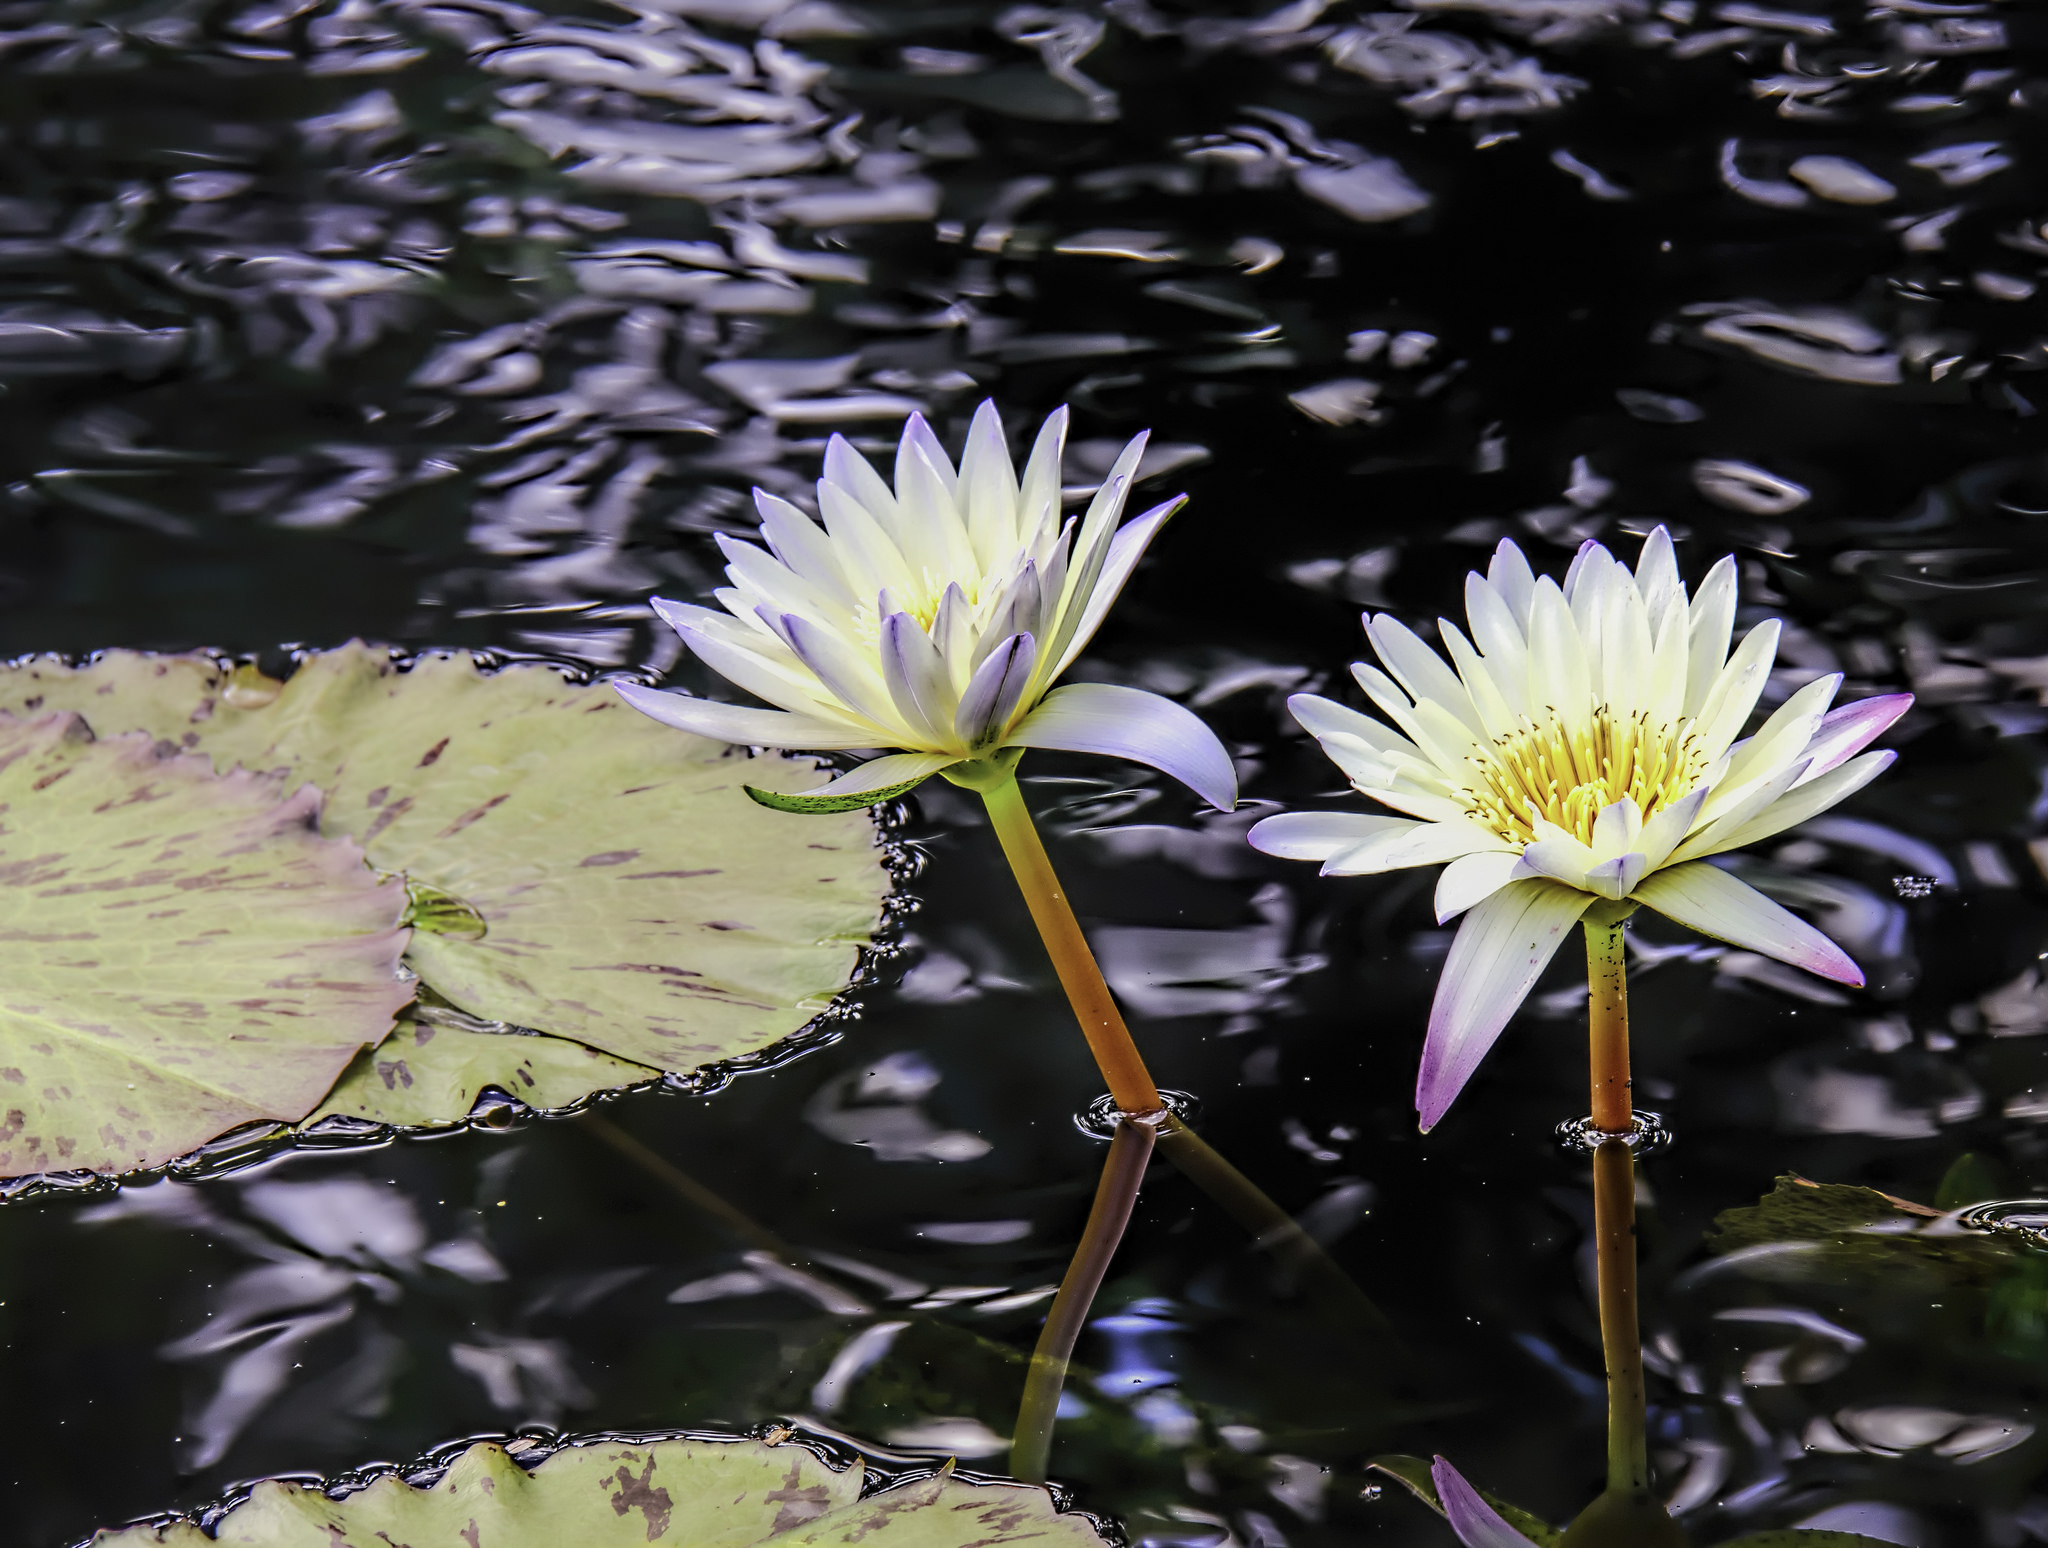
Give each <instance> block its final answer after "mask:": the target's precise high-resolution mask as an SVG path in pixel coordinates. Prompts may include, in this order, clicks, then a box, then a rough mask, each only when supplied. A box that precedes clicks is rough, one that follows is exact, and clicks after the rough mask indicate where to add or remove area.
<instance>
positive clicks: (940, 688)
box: [882, 613, 958, 742]
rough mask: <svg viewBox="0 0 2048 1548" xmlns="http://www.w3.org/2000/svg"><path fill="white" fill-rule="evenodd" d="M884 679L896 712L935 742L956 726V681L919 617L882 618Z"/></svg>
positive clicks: (901, 614)
mask: <svg viewBox="0 0 2048 1548" xmlns="http://www.w3.org/2000/svg"><path fill="white" fill-rule="evenodd" d="M882 681H883V683H884V684H885V685H886V686H887V687H888V690H889V697H890V699H891V700H892V701H893V702H894V703H895V705H896V712H897V713H898V714H899V715H901V716H902V717H903V718H904V720H905V721H907V722H908V723H909V724H910V725H911V726H912V727H913V728H915V729H917V730H920V731H922V732H923V733H924V734H925V736H926V737H928V738H930V739H931V740H932V741H934V742H941V741H944V740H946V739H947V737H948V736H949V735H950V734H951V732H952V730H953V712H954V710H955V709H957V708H958V705H957V704H956V703H955V702H954V697H953V684H952V683H951V682H950V681H949V680H948V678H947V676H946V663H945V662H944V661H943V660H941V659H940V657H939V652H938V648H937V647H936V646H935V645H933V644H932V642H931V640H930V638H929V637H928V636H927V635H926V634H925V632H924V630H922V629H921V628H919V627H918V624H917V620H916V619H915V618H912V617H911V616H910V615H909V614H908V613H891V614H890V615H889V616H888V617H887V618H885V619H883V620H882Z"/></svg>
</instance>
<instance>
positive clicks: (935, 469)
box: [618, 403, 1237, 809]
mask: <svg viewBox="0 0 2048 1548" xmlns="http://www.w3.org/2000/svg"><path fill="white" fill-rule="evenodd" d="M1066 431H1067V411H1066V410H1065V409H1064V408H1061V409H1059V410H1058V411H1057V412H1055V413H1054V414H1053V415H1052V416H1051V417H1050V418H1049V419H1047V420H1046V422H1045V425H1044V427H1043V428H1042V429H1041V430H1040V431H1039V433H1038V440H1037V443H1036V445H1035V446H1034V447H1033V448H1032V452H1031V457H1030V460H1029V461H1028V462H1027V463H1026V464H1025V467H1024V472H1023V476H1022V478H1021V479H1020V478H1019V476H1018V475H1017V472H1016V470H1015V467H1014V464H1013V463H1012V462H1011V460H1010V453H1009V450H1008V448H1007V447H1006V446H1005V445H1004V442H1003V428H1002V421H1001V419H1000V418H999V417H998V416H997V414H996V410H995V406H994V405H993V404H992V403H984V404H982V405H981V407H980V409H979V410H977V411H976V413H975V415H974V421H973V424H972V425H971V427H970V428H969V430H968V433H967V445H966V449H965V451H964V452H963V453H962V455H961V459H960V466H959V468H958V469H957V470H956V469H955V468H954V466H953V463H952V461H951V460H950V459H949V458H948V457H947V455H946V453H945V449H944V448H943V447H941V446H940V444H939V441H938V437H937V436H935V435H934V434H933V433H932V431H931V429H930V427H929V426H927V425H926V424H925V422H924V420H923V419H921V418H919V417H917V416H915V415H913V416H912V417H911V419H910V421H909V422H908V424H907V425H906V426H905V427H904V430H903V436H902V440H901V443H900V444H899V445H898V447H897V450H896V469H895V473H896V479H895V488H894V489H893V490H892V489H891V488H890V486H889V485H888V484H887V483H886V482H884V481H883V479H882V476H881V475H880V474H879V473H877V472H876V471H875V469H874V468H873V467H872V466H870V465H869V463H868V461H867V459H866V458H864V457H863V456H861V454H860V453H859V452H857V451H855V450H854V449H853V447H852V446H850V445H848V444H847V442H846V441H845V440H844V439H842V438H841V437H839V436H836V435H835V436H834V437H832V440H831V442H830V444H829V445H828V446H827V448H826V451H825V467H824V475H825V476H824V477H823V478H821V479H820V480H819V481H818V506H819V511H820V514H821V515H822V516H823V518H824V523H823V526H822V527H821V526H820V525H819V523H818V522H816V521H814V520H812V519H811V518H810V517H809V516H807V515H805V514H804V513H803V512H802V511H800V510H798V509H797V508H796V507H795V506H793V505H791V504H790V503H789V502H788V501H786V500H781V499H777V498H776V497H775V496H774V495H771V494H768V493H766V492H765V491H762V490H759V489H757V490H755V491H754V502H755V504H756V506H757V507H758V508H759V510H760V513H761V537H762V540H763V541H764V542H765V543H766V545H767V547H766V548H765V549H763V548H758V547H756V546H754V545H753V544H751V543H743V542H739V541H737V540H735V539H732V538H729V537H726V536H724V535H721V536H720V537H719V540H718V541H719V544H720V546H721V547H722V548H723V550H724V552H725V557H726V562H727V563H726V576H727V579H728V580H729V581H730V582H731V584H730V585H728V586H726V587H723V588H721V589H720V590H719V591H718V592H717V598H718V600H719V602H720V603H722V604H723V605H724V608H725V611H724V612H719V611H717V610H716V609H713V608H706V607H697V606H693V605H691V604H689V603H684V602H670V601H665V600H663V599H660V598H656V599H655V602H654V607H655V610H656V612H658V613H659V614H660V615H661V617H662V618H663V619H664V620H666V621H667V622H668V624H669V625H670V626H671V627H673V628H674V629H675V631H676V632H677V633H678V634H680V635H681V636H682V637H683V640H684V642H685V643H686V644H688V645H689V647H690V649H691V650H693V651H694V652H695V653H696V654H697V655H698V657H699V658H701V659H702V660H703V661H704V663H705V664H706V665H707V666H709V667H711V668H712V669H713V670H714V671H716V672H718V673H720V674H721V675H722V676H724V677H726V678H727V679H729V680H730V681H731V682H733V683H735V684H737V685H738V686H739V687H741V688H743V689H745V690H747V691H748V692H750V693H753V694H755V695H757V696H759V697H760V698H762V699H765V700H767V701H768V703H769V704H771V705H774V706H776V707H775V708H773V709H757V708H749V707H746V706H741V705H733V704H721V703H717V702H715V701H713V700H709V699H698V698H690V697H686V696H684V695H681V694H675V693H663V692H658V691H656V690H654V689H651V688H643V687H638V686H635V685H631V684H621V685H619V690H618V691H619V693H620V694H621V696H623V697H624V698H625V700H626V702H627V703H629V704H631V705H632V706H633V707H634V708H635V709H638V710H641V711H643V712H645V713H646V714H648V715H651V716H653V717H654V718H655V719H656V720H660V721H663V722H665V723H666V724H668V725H672V726H677V727H680V728H681V729H682V730H685V731H693V732H696V733H697V734H698V735H700V736H708V737H714V738H716V739H718V740H720V741H727V742H739V743H745V744H748V745H751V746H760V747H782V748H801V749H807V750H820V751H822V750H826V749H859V748H881V749H891V748H893V749H898V750H897V751H894V752H891V753H889V754H887V755H886V756H883V757H878V758H874V759H871V760H869V761H868V762H866V763H863V764H861V765H860V766H859V767H858V768H856V769H854V770H852V771H851V772H849V773H846V774H843V775H841V776H840V777H839V778H837V779H835V780H833V781H832V782H831V783H830V784H827V785H825V786H822V787H821V788H819V789H818V790H815V791H812V792H810V794H809V795H808V796H805V797H798V798H779V799H778V800H776V801H775V802H774V803H773V804H777V805H789V806H795V807H811V808H813V809H818V808H824V807H830V806H838V807H845V806H853V805H868V804H872V803H873V802H876V801H880V800H883V799H885V798H887V797H889V796H892V795H896V794H900V793H901V792H902V791H904V790H907V789H909V788H910V787H911V786H912V785H915V784H916V783H918V782H919V781H920V780H923V779H925V778H926V777H928V776H929V775H932V774H935V773H938V772H940V771H941V770H943V769H946V768H949V767H951V766H953V765H955V764H959V763H962V762H965V761H970V760H973V761H981V760H987V759H990V758H992V757H993V756H994V755H995V754H997V753H1000V752H1002V751H1004V750H1005V749H1023V748H1026V747H1045V748H1060V749H1064V750H1066V751H1070V752H1092V753H1105V754H1108V755H1110V756H1113V757H1120V758H1128V759H1132V760H1134V761H1136V762H1139V763H1144V764H1149V765H1150V766H1152V767H1154V768H1157V769H1161V770H1163V771H1165V772H1166V773H1168V774H1170V775H1172V776H1173V777H1174V778H1176V779H1178V780H1180V781H1181V782H1182V783H1184V784H1186V785H1188V786H1189V787H1190V788H1192V789H1193V790H1194V791H1195V792H1196V793H1197V794H1199V795H1200V796H1202V797H1203V798H1204V799H1205V800H1208V801H1210V802H1212V803H1214V804H1215V805H1217V806H1219V807H1224V808H1228V807H1230V806H1232V805H1234V804H1235V802H1236V796H1237V780H1236V775H1235V773H1234V772H1233V770H1232V768H1231V762H1230V756H1229V754H1228V753H1226V752H1225V751H1224V749H1223V745H1222V744H1221V743H1220V742H1219V741H1217V739H1216V736H1215V733H1213V732H1212V731H1210V730H1209V728H1208V727H1207V726H1206V725H1204V724H1203V723H1202V722H1201V720H1199V719H1198V718H1197V717H1196V716H1195V715H1193V714H1191V713H1190V712H1189V711H1188V710H1186V709H1183V708H1182V707H1181V706H1180V705H1178V704H1175V703H1174V702H1173V701H1172V700H1170V699H1163V698H1161V697H1159V696H1158V695H1157V694H1152V693H1146V692H1143V691H1141V690H1139V689H1136V688H1125V687H1118V686H1113V685H1110V684H1105V683H1076V684H1070V685H1068V686H1066V687H1059V688H1056V687H1054V686H1053V685H1054V683H1055V682H1056V681H1057V680H1058V678H1059V677H1060V675H1061V674H1062V673H1063V672H1065V671H1066V670H1067V668H1068V667H1069V666H1070V665H1072V663H1073V661H1074V658H1075V657H1077V656H1078V655H1080V653H1081V652H1082V650H1083V649H1085V648H1086V647H1087V645H1088V642H1089V640H1091V639H1092V638H1093V637H1094V635H1095V631H1096V629H1097V628H1098V627H1099V626H1100V624H1101V623H1102V620H1103V617H1104V615H1105V614H1106V613H1107V612H1108V611H1109V607H1110V604H1111V603H1112V602H1114V601H1115V600H1116V596H1117V593H1118V592H1119V591H1120V590H1122V589H1123V585H1124V582H1125V581H1126V580H1128V579H1129V578H1130V575H1131V571H1132V570H1133V569H1134V568H1135V567H1136V565H1137V563H1138V560H1139V558H1140V556H1142V555H1143V553H1144V552H1145V545H1146V544H1147V543H1149V542H1150V541H1151V539H1152V537H1153V535H1154V534H1155V533H1156V532H1158V530H1159V528H1160V527H1161V525H1163V524H1164V523H1165V521H1166V519H1167V518H1168V517H1169V516H1171V515H1172V514H1173V513H1174V511H1175V510H1177V509H1178V508H1179V507H1180V505H1181V503H1182V500H1181V499H1179V498H1176V499H1174V500H1170V501H1168V502H1166V503H1165V504H1163V505H1159V506H1156V507H1154V508H1153V509H1152V510H1149V511H1147V512H1146V513H1145V514H1144V515H1142V516H1139V517H1137V518H1136V519H1135V520H1132V521H1130V522H1127V523H1125V524H1123V525H1122V526H1121V527H1119V526H1118V524H1117V523H1118V518H1119V517H1120V516H1121V515H1122V512H1123V507H1124V501H1125V498H1126V496H1127V495H1128V494H1129V492H1130V488H1131V484H1132V482H1133V480H1134V478H1135V476H1136V473H1137V468H1138V459H1139V458H1140V457H1141V456H1142V455H1143V453H1144V449H1145V439H1146V438H1145V436H1143V435H1140V436H1138V437H1137V438H1136V439H1135V440H1133V441H1132V442H1131V443H1130V445H1128V446H1126V447H1125V448H1124V450H1123V454H1122V455H1121V456H1119V457H1118V458H1117V459H1116V463H1115V465H1114V466H1113V467H1111V469H1110V471H1109V476H1108V477H1107V478H1105V479H1104V480H1103V483H1102V487H1101V488H1100V489H1099V490H1098V491H1097V492H1096V495H1095V498H1094V500H1093V502H1092V503H1091V504H1090V505H1089V507H1088V510H1087V513H1086V515H1085V516H1083V517H1082V518H1081V519H1080V520H1079V522H1078V523H1077V522H1075V521H1074V520H1072V519H1067V520H1064V521H1063V520H1062V518H1061V515H1060V453H1061V450H1062V448H1063V446H1064V444H1065V440H1066Z"/></svg>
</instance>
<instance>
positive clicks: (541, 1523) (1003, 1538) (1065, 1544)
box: [93, 1440, 1103, 1548]
mask: <svg viewBox="0 0 2048 1548" xmlns="http://www.w3.org/2000/svg"><path fill="white" fill-rule="evenodd" d="M862 1482H863V1473H862V1468H861V1465H860V1463H858V1462H855V1463H854V1464H853V1465H852V1466H851V1467H848V1468H847V1469H846V1470H845V1471H844V1472H834V1471H833V1470H832V1469H831V1468H830V1467H828V1466H826V1464H825V1463H823V1462H821V1461H820V1460H819V1459H818V1458H817V1457H816V1456H814V1455H812V1453H811V1452H809V1451H808V1450H806V1449H805V1448H804V1447H802V1446H798V1445H769V1444H766V1443H764V1442H761V1441H730V1442H720V1441H698V1440H672V1441H654V1442H650V1443H646V1444H639V1445H635V1444H628V1443H625V1442H620V1441H593V1442H589V1443H586V1444H583V1445H570V1446H565V1447H563V1448H562V1449H561V1450H559V1451H557V1452H555V1453H554V1454H553V1455H552V1456H550V1457H548V1458H547V1460H546V1461H544V1462H542V1463H541V1464H540V1465H539V1466H538V1467H536V1468H535V1469H534V1470H533V1471H532V1472H531V1473H529V1472H527V1471H526V1470H525V1469H524V1468H522V1467H520V1465H519V1464H518V1462H516V1461H515V1460H514V1459H513V1458H512V1457H511V1456H510V1455H509V1454H507V1452H506V1451H505V1450H504V1449H503V1448H502V1447H500V1446H497V1445H493V1444H490V1443H484V1444H481V1445H476V1446H472V1447H470V1448H469V1449H468V1450H467V1451H465V1452H463V1453H462V1455H461V1456H460V1457H458V1458H457V1459H456V1460H455V1462H454V1463H453V1464H451V1465H450V1466H449V1467H448V1469H447V1471H446V1472H445V1473H443V1474H442V1476H441V1477H440V1479H439V1480H438V1481H436V1482H434V1483H432V1484H431V1485H429V1486H425V1487H415V1486H414V1485H412V1484H410V1483H407V1482H406V1481H405V1480H404V1479H402V1478H399V1477H396V1476H386V1477H383V1478H379V1479H378V1480H376V1481H375V1482H374V1483H372V1484H370V1485H369V1486H368V1487H366V1488H363V1489H359V1490H357V1491H356V1492H354V1493H352V1494H349V1495H347V1496H345V1497H343V1498H341V1499H333V1498H330V1497H329V1496H328V1495H326V1494H325V1493H323V1492H322V1491H321V1490H319V1489H318V1488H315V1487H312V1486H309V1485H307V1484H303V1483H287V1482H284V1481H282V1480H278V1479H270V1480H266V1481H265V1482H263V1483H259V1484H258V1485H256V1487H255V1489H254V1490H253V1491H251V1493H250V1495H249V1497H248V1499H247V1500H246V1501H244V1502H243V1503H241V1504H239V1505H237V1506H235V1507H234V1508H233V1509H231V1510H229V1511H228V1512H227V1513H226V1514H225V1515H223V1516H222V1517H221V1518H220V1520H219V1521H218V1523H216V1525H215V1528H214V1535H213V1536H212V1537H208V1535H207V1534H206V1533H205V1532H203V1531H202V1530H200V1528H199V1527H197V1526H195V1525H193V1524H192V1523H190V1522H187V1521H175V1522H171V1523H169V1524H164V1525H142V1526H132V1527H128V1528H126V1529H125V1530H121V1531H115V1532H102V1533H100V1534H99V1535H98V1536H97V1537H95V1538H94V1539H93V1543H94V1544H95V1548H212V1544H214V1543H215V1542H219V1543H223V1544H232V1545H237V1548H389V1545H390V1544H393V1543H414V1544H420V1545H426V1544H435V1545H439V1544H452V1543H457V1542H463V1543H467V1544H468V1545H469V1548H645V1545H646V1544H648V1543H671V1544H675V1545H677V1548H751V1545H753V1544H757V1543H758V1544H762V1545H764V1548H766V1545H773V1548H840V1545H846V1548H851V1545H852V1544H855V1543H858V1544H861V1545H863V1548H968V1545H970V1544H971V1545H974V1548H998V1545H1001V1544H1006V1543H1032V1544H1034V1545H1037V1548H1103V1540H1102V1538H1101V1537H1100V1535H1099V1534H1098V1533H1097V1532H1096V1531H1095V1529H1094V1527H1093V1526H1092V1525H1091V1524H1090V1522H1089V1521H1088V1519H1087V1517H1085V1516H1080V1515H1072V1514H1069V1515H1061V1514H1059V1513H1058V1512H1057V1511H1056V1510H1055V1508H1054V1506H1053V1501H1052V1497H1051V1496H1050V1495H1049V1494H1047V1493H1046V1491H1045V1490H1044V1489H1040V1488H1031V1487H1027V1486H1025V1485H1022V1484H1004V1483H968V1482H966V1481H964V1480H962V1479H958V1478H955V1477H953V1476H951V1472H950V1469H949V1470H947V1471H944V1472H941V1473H939V1474H937V1475H936V1476H933V1477H929V1478H922V1479H917V1480H915V1481H912V1482H908V1483H901V1484H897V1485H896V1486H895V1487H893V1488H889V1489H884V1490H882V1491H880V1492H879V1493H876V1494H872V1495H869V1496H868V1497H867V1498H866V1499H862V1498H861V1497H860V1491H861V1484H862Z"/></svg>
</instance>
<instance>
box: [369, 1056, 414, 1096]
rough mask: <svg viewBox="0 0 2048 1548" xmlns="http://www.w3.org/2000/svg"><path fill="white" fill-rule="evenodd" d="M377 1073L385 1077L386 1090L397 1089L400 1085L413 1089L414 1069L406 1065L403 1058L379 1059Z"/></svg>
mask: <svg viewBox="0 0 2048 1548" xmlns="http://www.w3.org/2000/svg"><path fill="white" fill-rule="evenodd" d="M377 1073H378V1075H379V1076H381V1077H382V1078H383V1081H384V1089H385V1090H386V1091H396V1090H397V1089H398V1088H399V1087H400V1086H404V1087H405V1089H406V1090H408V1091H410V1090H411V1089H412V1071H411V1070H409V1069H407V1068H406V1067H405V1061H404V1060H403V1059H379V1060H378V1061H377Z"/></svg>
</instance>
